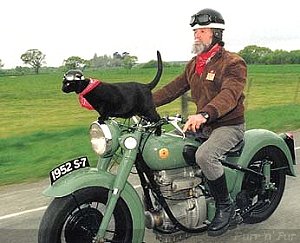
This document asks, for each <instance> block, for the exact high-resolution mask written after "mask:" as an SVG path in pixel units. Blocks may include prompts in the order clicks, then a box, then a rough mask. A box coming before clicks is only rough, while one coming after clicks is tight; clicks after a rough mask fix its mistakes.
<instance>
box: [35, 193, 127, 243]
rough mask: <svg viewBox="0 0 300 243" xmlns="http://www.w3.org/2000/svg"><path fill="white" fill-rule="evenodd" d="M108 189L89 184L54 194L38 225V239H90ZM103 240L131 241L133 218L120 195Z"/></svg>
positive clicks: (82, 242)
mask: <svg viewBox="0 0 300 243" xmlns="http://www.w3.org/2000/svg"><path fill="white" fill-rule="evenodd" d="M107 197H108V190H107V189H105V188H101V187H90V188H85V189H81V190H78V191H76V192H75V193H73V194H72V195H68V196H66V197H62V198H55V199H54V200H53V201H52V203H51V204H50V205H49V207H48V208H47V210H46V212H45V214H44V216H43V218H42V221H41V224H40V228H39V235H38V242H39V243H92V242H93V240H94V237H95V236H96V234H97V232H98V229H99V226H100V224H101V221H102V218H103V215H104V211H105V208H106V202H107ZM105 239H106V241H105V242H131V241H132V218H131V215H130V212H129V209H128V207H127V205H126V203H125V202H124V201H123V200H122V199H119V200H118V203H117V205H116V208H115V210H114V212H113V217H112V219H111V221H110V224H109V228H108V230H107V232H106V235H105Z"/></svg>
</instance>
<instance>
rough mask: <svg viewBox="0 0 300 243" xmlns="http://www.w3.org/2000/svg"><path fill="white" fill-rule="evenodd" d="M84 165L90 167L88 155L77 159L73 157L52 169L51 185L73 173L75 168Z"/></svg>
mask: <svg viewBox="0 0 300 243" xmlns="http://www.w3.org/2000/svg"><path fill="white" fill-rule="evenodd" d="M84 167H90V164H89V161H88V158H87V157H80V158H77V159H72V160H70V161H67V162H65V163H63V164H61V165H59V166H57V167H55V168H54V169H53V170H51V171H50V173H49V175H50V181H51V185H52V184H53V183H54V182H55V181H57V180H58V179H59V178H61V177H63V176H65V175H67V174H69V173H71V172H72V171H74V170H78V169H81V168H84Z"/></svg>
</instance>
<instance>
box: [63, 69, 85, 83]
mask: <svg viewBox="0 0 300 243" xmlns="http://www.w3.org/2000/svg"><path fill="white" fill-rule="evenodd" d="M79 80H84V75H83V73H82V72H81V71H80V70H69V71H68V72H66V73H65V74H64V81H79Z"/></svg>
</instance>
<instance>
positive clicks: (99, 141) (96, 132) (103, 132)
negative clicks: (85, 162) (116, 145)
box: [90, 122, 112, 155]
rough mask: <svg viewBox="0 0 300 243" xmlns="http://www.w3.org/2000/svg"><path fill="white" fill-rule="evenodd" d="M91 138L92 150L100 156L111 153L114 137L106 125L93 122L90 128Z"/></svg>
mask: <svg viewBox="0 0 300 243" xmlns="http://www.w3.org/2000/svg"><path fill="white" fill-rule="evenodd" d="M90 137H91V143H92V148H93V150H94V151H95V153H96V154H98V155H103V154H105V153H108V152H110V150H111V145H112V135H111V132H110V130H109V127H108V126H107V125H106V124H99V123H98V122H93V123H92V125H91V127H90Z"/></svg>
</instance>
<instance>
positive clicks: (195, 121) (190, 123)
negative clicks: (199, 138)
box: [182, 114, 207, 132]
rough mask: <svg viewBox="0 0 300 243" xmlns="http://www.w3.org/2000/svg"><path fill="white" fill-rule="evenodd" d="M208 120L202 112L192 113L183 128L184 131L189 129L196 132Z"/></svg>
mask: <svg viewBox="0 0 300 243" xmlns="http://www.w3.org/2000/svg"><path fill="white" fill-rule="evenodd" d="M206 121H207V120H206V119H205V118H204V117H203V116H202V115H201V114H197V115H191V116H189V117H188V120H187V122H186V123H185V125H184V127H183V129H182V130H183V132H186V131H187V130H190V131H193V132H196V130H198V129H199V128H200V126H201V125H202V124H204V123H205V122H206Z"/></svg>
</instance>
